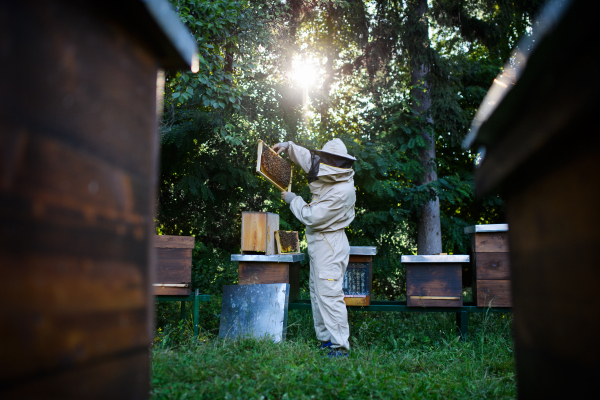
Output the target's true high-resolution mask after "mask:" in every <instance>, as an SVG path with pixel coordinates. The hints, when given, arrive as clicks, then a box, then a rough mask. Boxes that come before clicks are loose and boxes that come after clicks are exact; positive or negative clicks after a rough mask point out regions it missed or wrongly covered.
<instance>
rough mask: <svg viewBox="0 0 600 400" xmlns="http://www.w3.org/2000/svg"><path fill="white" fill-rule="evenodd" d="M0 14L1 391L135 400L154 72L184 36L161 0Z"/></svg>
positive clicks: (142, 327) (148, 261)
mask: <svg viewBox="0 0 600 400" xmlns="http://www.w3.org/2000/svg"><path fill="white" fill-rule="evenodd" d="M0 20H1V21H2V22H1V23H0V38H1V39H0V42H2V45H1V47H2V51H0V75H1V76H3V77H10V79H3V80H2V82H1V83H0V268H1V269H2V273H3V275H2V277H3V283H4V286H3V289H2V291H0V331H1V332H2V340H0V360H2V363H1V364H0V398H2V399H5V400H6V399H127V400H132V399H147V398H148V396H149V394H148V393H149V390H150V384H149V383H150V381H149V378H150V350H149V346H150V343H151V341H152V338H153V335H154V332H153V319H154V307H153V305H154V299H153V297H152V289H151V284H152V281H151V277H152V275H153V273H152V269H153V265H154V261H153V257H154V252H153V250H152V248H151V246H152V241H151V239H152V235H153V231H154V217H155V204H156V183H157V177H158V174H157V170H158V154H159V151H158V142H159V135H158V132H157V117H156V114H157V113H156V111H157V109H156V107H157V99H156V93H157V84H158V86H159V89H161V88H162V87H161V86H160V82H161V80H160V79H159V80H158V82H157V72H158V69H159V68H166V69H170V68H173V67H175V68H187V69H189V63H190V62H191V60H192V56H193V54H194V53H195V52H196V44H195V41H194V40H193V39H192V37H191V36H190V34H189V32H188V31H187V30H186V28H185V27H184V26H183V24H182V23H181V22H180V20H179V18H178V17H177V15H175V14H174V12H173V11H172V10H171V9H170V6H169V5H168V3H167V2H166V1H158V0H153V1H120V2H113V1H106V2H84V1H79V2H76V1H56V0H47V1H32V0H24V1H0ZM186 53H187V55H186ZM186 60H187V61H186ZM158 76H162V74H161V75H158Z"/></svg>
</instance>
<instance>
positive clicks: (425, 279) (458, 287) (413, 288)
mask: <svg viewBox="0 0 600 400" xmlns="http://www.w3.org/2000/svg"><path fill="white" fill-rule="evenodd" d="M406 296H407V303H406V304H407V305H408V306H409V307H420V306H426V307H456V306H457V305H458V304H460V305H462V267H461V265H460V264H425V263H419V264H406ZM413 296H442V297H459V298H460V300H430V299H416V298H413Z"/></svg>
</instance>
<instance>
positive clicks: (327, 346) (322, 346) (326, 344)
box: [319, 340, 331, 350]
mask: <svg viewBox="0 0 600 400" xmlns="http://www.w3.org/2000/svg"><path fill="white" fill-rule="evenodd" d="M330 347H331V340H330V341H329V342H322V343H321V345H320V346H319V350H325V349H328V348H330Z"/></svg>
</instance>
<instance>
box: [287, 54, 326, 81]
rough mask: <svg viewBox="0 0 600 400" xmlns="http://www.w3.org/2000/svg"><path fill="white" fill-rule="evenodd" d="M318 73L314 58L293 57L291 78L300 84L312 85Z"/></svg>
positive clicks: (317, 65)
mask: <svg viewBox="0 0 600 400" xmlns="http://www.w3.org/2000/svg"><path fill="white" fill-rule="evenodd" d="M318 74H319V64H318V63H317V61H316V60H314V59H295V60H294V61H293V63H292V74H291V76H292V80H293V81H294V82H296V83H298V84H299V85H301V86H305V87H308V86H312V85H313V84H314V83H315V82H316V80H317V77H318Z"/></svg>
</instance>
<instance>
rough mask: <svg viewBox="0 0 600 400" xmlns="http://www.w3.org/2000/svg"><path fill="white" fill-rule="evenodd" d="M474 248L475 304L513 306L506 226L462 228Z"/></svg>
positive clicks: (482, 305)
mask: <svg viewBox="0 0 600 400" xmlns="http://www.w3.org/2000/svg"><path fill="white" fill-rule="evenodd" d="M465 233H470V234H471V246H472V248H473V257H472V258H471V262H472V264H473V298H474V300H475V302H476V304H477V306H478V307H512V296H511V273H510V257H509V256H510V253H509V248H508V225H506V224H490V225H474V226H469V227H467V228H465Z"/></svg>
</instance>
